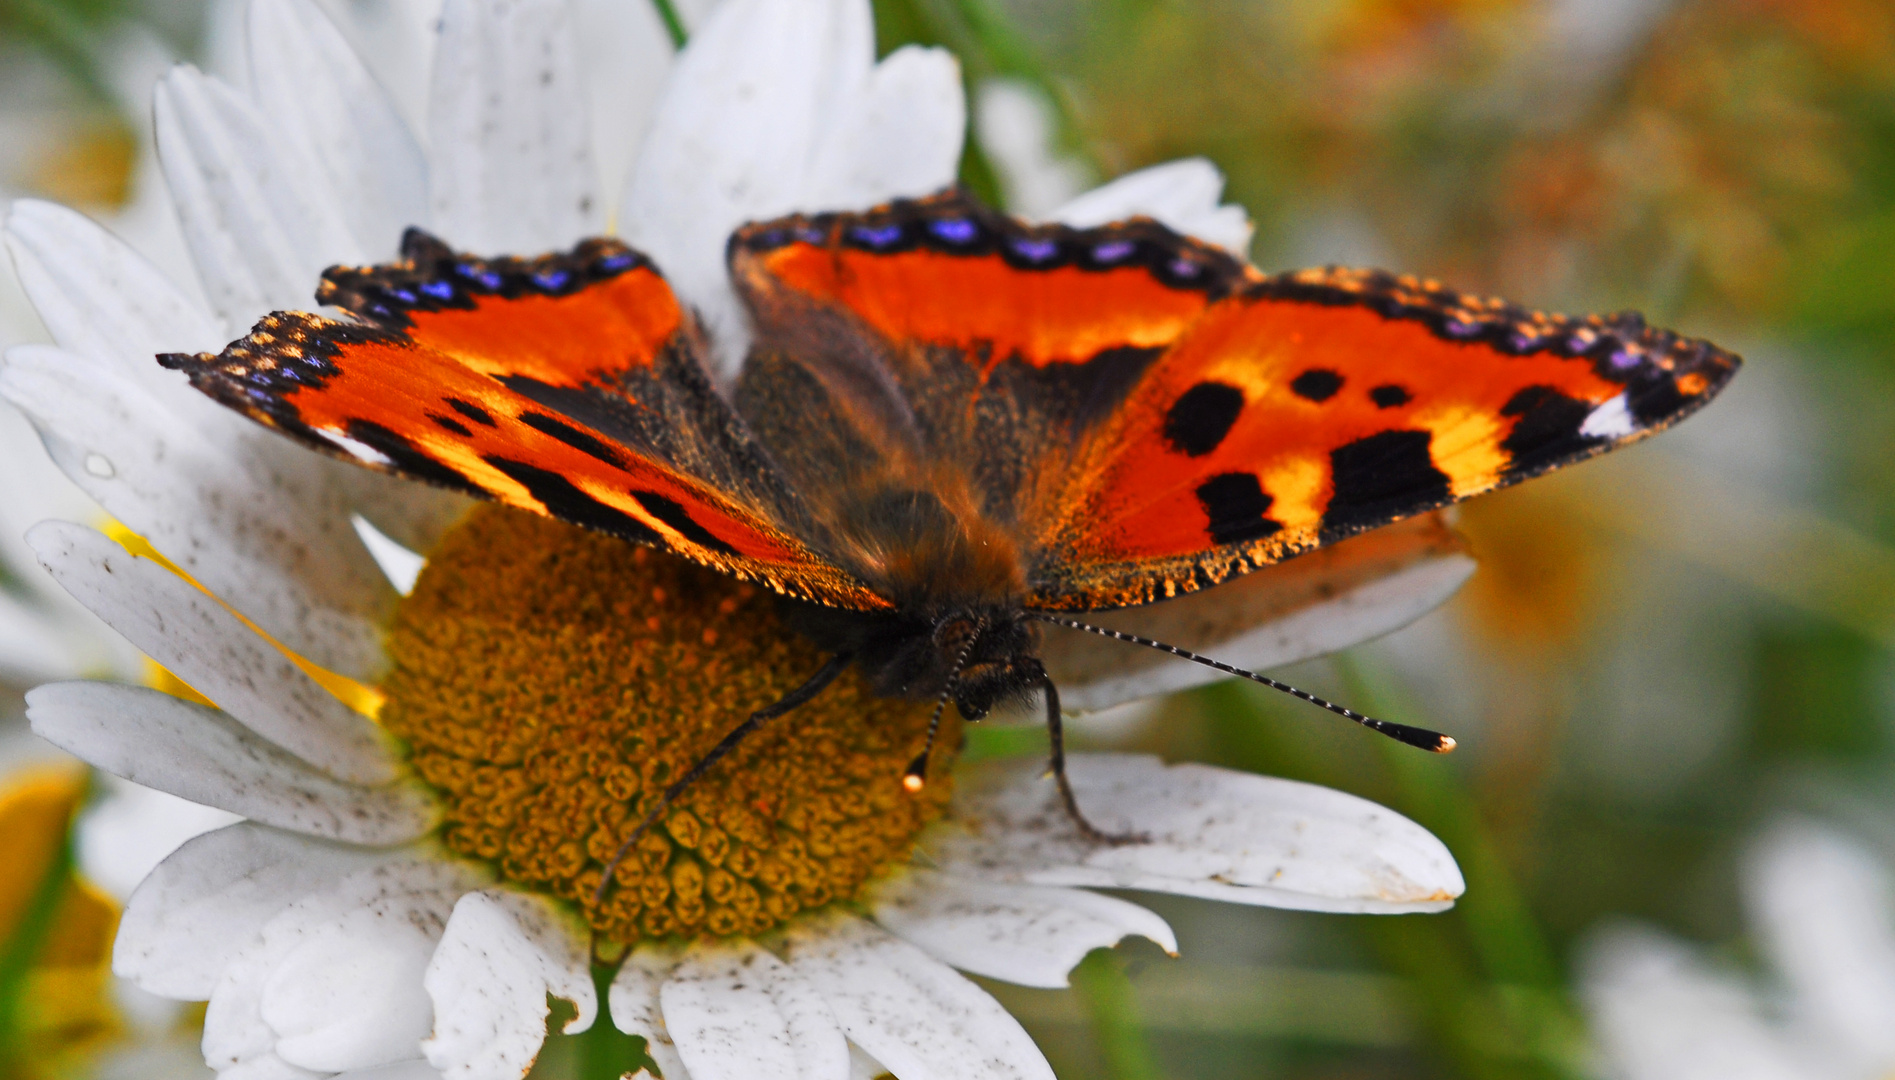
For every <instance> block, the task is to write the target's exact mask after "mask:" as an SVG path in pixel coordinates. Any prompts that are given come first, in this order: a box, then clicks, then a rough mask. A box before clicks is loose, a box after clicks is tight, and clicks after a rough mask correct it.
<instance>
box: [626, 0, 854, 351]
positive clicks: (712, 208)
mask: <svg viewBox="0 0 1895 1080" xmlns="http://www.w3.org/2000/svg"><path fill="white" fill-rule="evenodd" d="M873 50H874V41H873V30H872V25H871V23H870V18H869V8H868V4H867V3H866V0H817V2H815V3H811V2H809V0H726V2H725V3H723V4H722V5H720V6H719V7H718V8H717V9H716V10H715V11H713V12H712V13H711V15H710V17H709V18H708V19H706V20H705V22H704V25H703V27H702V28H700V29H699V30H698V31H697V32H696V33H695V34H694V35H693V36H692V38H691V41H690V44H689V45H688V46H687V47H686V48H685V50H684V51H683V52H682V53H680V54H679V56H678V59H677V62H676V64H675V66H674V67H673V68H672V72H671V79H670V81H669V82H668V83H667V84H666V87H665V92H664V95H663V96H662V97H661V98H660V99H659V103H658V110H657V113H656V115H655V116H654V118H653V120H652V126H651V130H650V131H649V132H648V133H647V134H646V136H645V141H644V143H643V144H642V145H641V146H640V147H639V151H638V156H637V158H636V159H635V160H634V161H633V163H632V171H631V178H630V180H629V181H628V182H627V185H626V190H625V196H624V199H623V202H622V204H621V209H620V211H619V232H620V234H621V235H622V236H624V238H625V240H626V242H627V243H629V244H631V245H632V246H633V247H636V248H639V249H640V250H642V251H644V252H645V253H646V254H648V255H650V256H651V257H652V258H653V259H654V260H655V261H656V262H657V263H658V265H659V266H661V267H663V268H664V272H665V277H666V279H667V280H669V281H670V282H671V286H672V288H674V289H676V290H677V291H678V294H679V295H680V296H681V297H682V298H683V299H684V300H685V302H686V303H688V304H691V305H693V306H695V307H696V308H697V310H698V313H699V314H700V315H701V316H702V317H703V318H704V320H705V323H706V326H707V329H708V330H709V331H710V333H711V334H712V336H713V339H714V344H715V346H716V352H717V358H718V362H719V364H720V365H721V366H722V369H723V370H724V372H725V373H726V374H727V375H728V374H734V372H735V370H736V365H737V363H739V362H740V361H741V360H742V358H743V350H744V347H745V345H746V344H747V341H748V330H747V328H746V326H745V323H744V320H743V315H742V313H741V311H740V309H739V306H738V302H737V298H736V294H735V293H733V292H732V291H731V288H730V283H729V280H728V278H727V277H726V275H725V270H724V242H725V240H726V239H728V238H729V236H730V233H731V230H733V229H735V228H736V227H737V226H738V225H740V224H742V223H744V222H746V221H750V220H754V219H757V218H767V217H773V216H775V215H778V214H784V213H788V212H790V211H792V210H796V209H799V208H803V207H802V205H801V200H802V196H803V184H804V182H805V179H806V177H807V175H808V173H809V163H810V161H811V155H812V154H813V153H814V151H815V147H816V144H817V140H818V139H819V138H820V137H821V136H822V133H823V131H824V124H825V123H827V122H828V120H829V119H830V118H831V116H832V112H833V110H834V109H835V108H836V106H837V105H838V103H839V102H841V101H845V100H850V98H849V97H848V95H849V94H851V93H853V92H854V91H856V90H857V89H859V87H860V86H861V84H862V82H863V81H864V80H866V79H867V78H868V74H869V67H870V63H871V61H872V59H873ZM808 209H820V208H819V207H808Z"/></svg>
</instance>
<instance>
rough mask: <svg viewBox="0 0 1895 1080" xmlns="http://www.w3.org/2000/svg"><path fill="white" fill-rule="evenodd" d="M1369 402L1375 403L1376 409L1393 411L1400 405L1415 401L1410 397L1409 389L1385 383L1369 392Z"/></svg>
mask: <svg viewBox="0 0 1895 1080" xmlns="http://www.w3.org/2000/svg"><path fill="white" fill-rule="evenodd" d="M1369 400H1370V401H1373V402H1375V407H1376V408H1378V409H1393V408H1395V407H1396V406H1398V405H1406V404H1408V403H1409V402H1410V401H1413V400H1414V399H1413V398H1412V397H1410V396H1409V394H1408V388H1407V387H1404V386H1397V385H1395V384H1394V383H1383V384H1382V385H1381V386H1378V387H1376V388H1374V389H1373V390H1370V391H1369Z"/></svg>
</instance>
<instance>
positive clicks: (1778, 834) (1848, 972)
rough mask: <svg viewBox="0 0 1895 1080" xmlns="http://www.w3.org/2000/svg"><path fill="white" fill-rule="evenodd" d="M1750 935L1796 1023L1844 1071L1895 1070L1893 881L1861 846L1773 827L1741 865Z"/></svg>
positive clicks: (1808, 827)
mask: <svg viewBox="0 0 1895 1080" xmlns="http://www.w3.org/2000/svg"><path fill="white" fill-rule="evenodd" d="M1744 871H1745V872H1744V877H1743V883H1744V899H1745V901H1746V905H1745V906H1746V908H1747V909H1748V911H1749V914H1750V925H1751V928H1752V933H1753V934H1754V935H1755V937H1756V938H1757V939H1758V942H1759V944H1760V945H1762V947H1763V950H1764V952H1765V954H1766V955H1767V956H1769V958H1770V959H1771V960H1772V961H1773V962H1774V963H1775V965H1776V969H1777V971H1778V972H1780V973H1781V974H1782V976H1783V978H1784V981H1785V982H1786V983H1788V984H1789V987H1790V989H1791V990H1792V991H1793V992H1794V995H1795V998H1794V1000H1795V1011H1796V1014H1797V1017H1798V1019H1800V1020H1802V1021H1803V1022H1804V1023H1806V1024H1808V1025H1809V1026H1810V1028H1811V1029H1812V1031H1813V1033H1814V1036H1815V1037H1816V1038H1817V1039H1818V1040H1819V1041H1820V1042H1821V1043H1823V1044H1824V1045H1826V1046H1828V1047H1829V1048H1830V1050H1831V1052H1832V1053H1833V1054H1835V1056H1836V1057H1837V1058H1838V1059H1840V1060H1841V1061H1842V1063H1843V1065H1844V1067H1845V1068H1847V1069H1848V1070H1850V1071H1859V1072H1861V1073H1862V1074H1864V1075H1867V1074H1870V1073H1877V1072H1881V1071H1885V1070H1887V1069H1888V1067H1889V1066H1890V1065H1892V1064H1895V1025H1891V1024H1890V1022H1889V1021H1890V1018H1891V1017H1895V887H1892V886H1895V883H1892V882H1891V880H1890V874H1889V871H1888V868H1887V867H1886V866H1885V865H1884V864H1883V863H1882V862H1881V861H1880V860H1879V859H1877V858H1876V856H1875V855H1874V853H1873V852H1871V851H1870V850H1869V849H1868V848H1866V847H1865V846H1864V845H1863V844H1862V843H1861V842H1859V841H1857V840H1854V839H1852V838H1851V837H1848V836H1846V835H1844V834H1842V833H1840V832H1837V831H1836V830H1834V829H1831V828H1828V827H1825V826H1823V825H1819V824H1816V823H1814V822H1808V821H1788V822H1783V823H1780V824H1778V825H1776V826H1774V827H1773V828H1772V829H1770V831H1768V832H1767V833H1765V834H1764V836H1763V837H1762V838H1761V839H1759V840H1758V841H1757V842H1756V845H1755V847H1754V848H1753V849H1752V850H1751V851H1750V852H1749V853H1748V856H1747V857H1746V859H1745V862H1744Z"/></svg>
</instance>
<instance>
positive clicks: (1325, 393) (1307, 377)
mask: <svg viewBox="0 0 1895 1080" xmlns="http://www.w3.org/2000/svg"><path fill="white" fill-rule="evenodd" d="M1290 389H1291V390H1292V391H1294V392H1295V393H1296V396H1298V397H1304V398H1308V399H1309V400H1311V401H1328V400H1329V399H1330V398H1332V397H1334V396H1336V391H1338V390H1340V389H1342V376H1341V375H1338V374H1337V373H1335V372H1333V371H1330V370H1329V369H1328V368H1310V369H1309V370H1308V371H1305V372H1303V373H1302V374H1301V375H1298V376H1297V377H1296V378H1294V379H1292V380H1291V381H1290Z"/></svg>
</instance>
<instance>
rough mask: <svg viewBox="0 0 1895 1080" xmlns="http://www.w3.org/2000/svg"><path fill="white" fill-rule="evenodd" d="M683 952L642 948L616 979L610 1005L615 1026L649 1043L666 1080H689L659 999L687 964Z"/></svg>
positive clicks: (647, 1048) (647, 1049) (608, 999)
mask: <svg viewBox="0 0 1895 1080" xmlns="http://www.w3.org/2000/svg"><path fill="white" fill-rule="evenodd" d="M683 958H684V957H683V953H682V951H681V950H680V949H678V948H676V947H673V946H670V945H641V946H639V947H638V948H637V949H634V950H633V951H632V954H631V955H630V956H627V957H626V958H625V962H624V963H623V964H620V965H619V970H618V974H617V975H614V976H613V977H612V988H611V989H610V990H608V991H607V992H606V1002H607V1004H608V1005H609V1007H610V1008H611V1011H612V1026H613V1027H616V1028H618V1029H619V1030H620V1031H623V1032H624V1033H625V1034H627V1035H637V1036H638V1037H639V1038H641V1039H644V1040H645V1053H646V1055H648V1056H649V1057H650V1058H651V1060H652V1061H653V1062H655V1063H656V1064H657V1066H658V1070H659V1071H660V1072H662V1073H664V1074H665V1076H664V1080H689V1077H690V1074H689V1073H688V1072H686V1071H685V1068H684V1059H682V1058H680V1057H679V1056H678V1046H677V1043H676V1042H674V1041H673V1040H672V1038H671V1032H670V1030H669V1029H668V1028H666V1027H665V1017H664V1009H663V1008H662V1007H661V1006H660V1005H659V1000H658V995H659V993H660V992H661V991H662V990H663V988H664V985H665V980H666V979H669V978H670V977H671V973H672V972H673V971H675V970H677V967H678V964H679V963H680V962H682V960H683Z"/></svg>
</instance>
